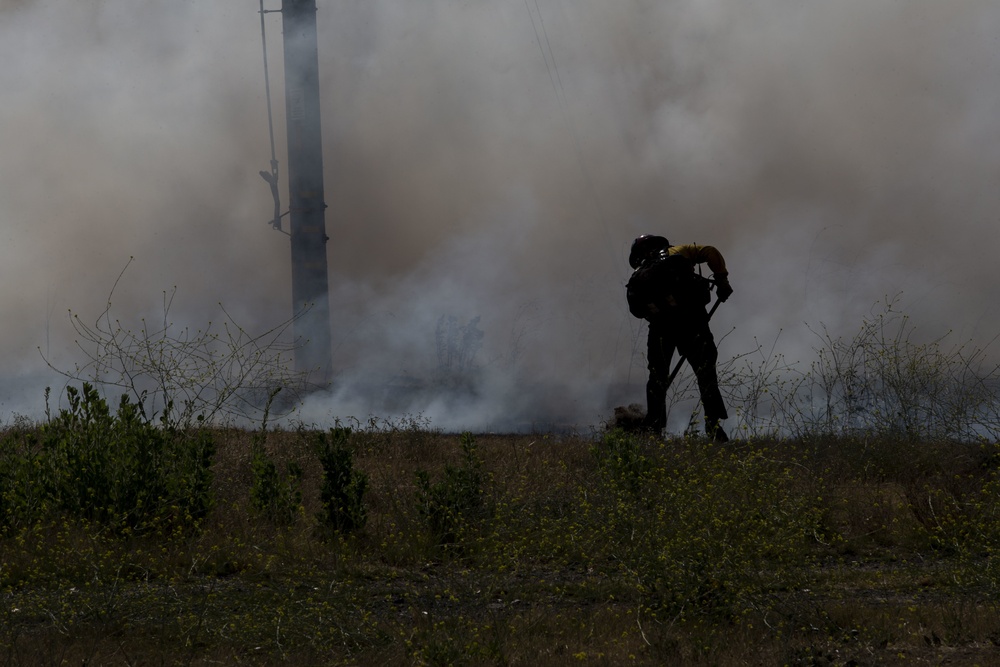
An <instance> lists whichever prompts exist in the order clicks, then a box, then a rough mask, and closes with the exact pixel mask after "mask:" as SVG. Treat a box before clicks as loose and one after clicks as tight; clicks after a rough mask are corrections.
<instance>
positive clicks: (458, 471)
mask: <svg viewBox="0 0 1000 667" xmlns="http://www.w3.org/2000/svg"><path fill="white" fill-rule="evenodd" d="M461 444H462V463H461V465H459V466H453V465H450V464H449V465H446V466H445V468H444V476H443V478H442V479H440V480H439V481H437V482H434V483H431V481H430V476H429V475H428V474H427V472H426V471H424V470H418V471H417V507H418V509H419V511H420V515H421V516H422V517H423V518H424V519H425V520H426V521H427V525H428V527H429V528H430V530H431V534H432V535H433V536H434V539H435V540H436V542H437V544H438V545H453V544H456V543H457V542H458V538H459V535H460V533H461V531H462V529H463V527H464V526H465V525H466V523H467V521H468V520H469V519H471V518H475V517H478V516H481V514H482V511H483V505H484V503H483V495H484V494H483V471H482V462H481V461H480V460H479V455H478V453H477V452H476V439H475V437H473V435H472V434H471V433H463V434H462V439H461Z"/></svg>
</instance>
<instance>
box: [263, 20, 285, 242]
mask: <svg viewBox="0 0 1000 667" xmlns="http://www.w3.org/2000/svg"><path fill="white" fill-rule="evenodd" d="M273 11H276V12H278V13H280V10H265V9H264V0H260V43H261V50H262V51H263V54H264V95H265V97H266V98H267V131H268V135H269V136H270V138H271V171H270V172H266V171H261V172H258V173H260V177H261V178H263V179H264V180H265V181H266V182H267V184H268V185H269V186H270V187H271V198H272V199H274V217H273V218H272V219H271V221H270V224H271V226H272V227H274V229H276V230H278V231H279V232H283V233H286V234H287V232H285V231H284V230H283V229H282V228H281V218H282V217H283V216H284V214H283V213H282V212H281V195H280V192H279V191H278V157H277V153H276V151H275V148H274V113H273V112H272V111H271V76H270V72H269V67H268V65H267V31H266V29H265V27H264V15H265V14H270V13H272V12H273Z"/></svg>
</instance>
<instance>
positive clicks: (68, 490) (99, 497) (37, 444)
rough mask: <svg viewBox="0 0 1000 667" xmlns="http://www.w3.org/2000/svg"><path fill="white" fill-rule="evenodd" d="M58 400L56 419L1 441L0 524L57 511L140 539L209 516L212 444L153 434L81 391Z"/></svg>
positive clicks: (162, 429) (171, 433)
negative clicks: (142, 533)
mask: <svg viewBox="0 0 1000 667" xmlns="http://www.w3.org/2000/svg"><path fill="white" fill-rule="evenodd" d="M66 397H67V401H68V403H69V407H68V408H66V409H63V410H61V411H60V412H59V413H58V414H57V415H56V416H55V417H54V418H52V419H50V420H49V421H47V422H46V423H44V424H42V425H41V426H39V427H38V428H37V429H25V428H18V429H14V430H13V431H11V432H10V433H8V434H7V435H6V437H4V438H3V440H2V441H0V485H2V488H3V491H2V492H0V522H2V523H3V524H4V525H7V526H11V525H16V524H27V523H30V522H33V521H36V520H40V519H43V518H48V517H49V516H50V515H51V513H52V512H57V513H61V514H64V515H67V516H70V517H74V518H78V519H83V520H86V521H90V522H96V523H99V524H103V525H106V526H110V527H114V528H121V529H126V528H127V529H129V530H132V531H138V530H146V529H149V528H151V527H153V526H155V525H156V524H158V523H159V522H161V521H163V520H166V519H169V520H170V521H171V522H173V523H178V522H179V523H182V524H185V525H190V524H192V523H193V522H194V521H196V520H198V519H200V518H202V517H203V516H204V515H205V514H206V513H207V512H208V510H209V509H210V508H211V506H212V496H211V491H210V486H211V482H212V471H211V466H212V460H213V457H214V454H215V444H214V441H213V439H212V437H211V435H210V434H209V433H208V432H207V431H205V430H202V429H194V430H179V429H176V428H173V427H171V426H170V425H168V424H161V425H160V426H159V427H157V426H156V425H155V424H152V423H150V421H149V420H148V419H147V418H146V417H145V414H144V411H143V408H142V405H141V404H137V403H134V402H132V401H131V400H130V399H129V397H128V396H122V398H121V400H120V402H119V405H118V409H117V410H116V411H115V412H112V411H111V410H110V408H109V407H108V403H107V401H106V400H105V399H104V398H102V397H101V396H100V395H99V393H98V392H97V390H96V389H95V388H94V387H92V386H91V385H89V384H86V383H85V384H84V385H83V387H82V389H80V390H78V389H76V388H75V387H69V388H67V390H66Z"/></svg>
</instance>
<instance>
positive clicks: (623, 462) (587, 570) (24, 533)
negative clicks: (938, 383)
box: [0, 389, 1000, 665]
mask: <svg viewBox="0 0 1000 667" xmlns="http://www.w3.org/2000/svg"><path fill="white" fill-rule="evenodd" d="M130 414H131V413H129V411H128V408H126V409H125V412H124V413H123V411H122V408H121V407H119V408H118V410H109V409H108V407H107V406H106V405H105V404H103V402H102V401H100V399H98V398H97V396H96V394H91V393H88V392H87V390H86V389H85V390H84V391H83V392H81V394H79V399H78V402H77V403H76V404H75V406H74V405H71V408H70V409H68V410H66V411H63V412H62V413H60V415H58V416H57V417H55V418H53V419H52V420H51V421H49V422H47V423H46V424H42V425H37V424H26V423H20V424H15V425H11V426H10V427H9V428H8V429H7V431H6V433H5V435H4V438H3V440H2V447H0V481H2V487H0V488H2V496H0V525H2V533H0V591H2V598H3V603H2V605H0V615H2V620H0V661H3V663H4V664H12V665H42V664H45V665H48V664H81V663H82V664H121V665H138V664H168V665H172V664H237V663H238V664H296V665H303V664H331V665H337V664H352V665H354V664H356V665H376V664H377V665H424V664H426V665H568V664H573V665H576V664H597V665H622V664H636V665H659V664H706V665H737V664H740V665H742V664H762V665H772V664H774V665H779V664H787V665H893V664H946V663H947V664H980V665H995V664H1000V648H998V645H1000V598H998V596H997V593H998V583H1000V570H998V567H997V563H996V556H995V555H996V553H997V549H998V547H1000V523H998V521H997V518H998V512H1000V481H998V479H997V476H998V471H1000V466H998V463H1000V457H998V454H1000V450H997V448H996V447H994V446H993V445H991V444H983V445H969V444H957V443H953V442H948V441H916V440H909V439H903V438H897V439H892V438H889V437H886V436H884V435H881V436H878V437H865V436H863V435H856V436H852V437H846V436H841V437H815V438H810V437H804V438H799V439H766V438H762V439H749V440H745V441H742V442H736V443H731V444H729V445H726V446H720V445H713V444H710V443H707V442H705V441H703V440H699V439H668V440H665V441H664V440H660V439H654V438H649V437H638V436H632V435H627V434H624V433H622V432H617V431H612V432H607V433H598V434H580V435H577V436H549V435H545V434H537V435H530V436H526V435H517V436H508V435H485V434H483V435H476V436H472V435H469V434H466V435H447V434H440V433H435V432H433V431H431V430H428V429H427V428H426V425H425V424H423V423H421V422H420V421H419V420H417V419H415V420H413V421H411V422H403V423H380V422H370V423H367V424H360V423H354V424H351V425H349V426H350V427H351V428H340V429H334V430H332V431H316V430H308V429H303V430H299V431H270V430H269V431H266V432H262V431H256V432H254V431H247V430H238V429H218V428H213V429H206V430H204V431H200V432H199V431H196V430H179V429H173V428H170V427H169V426H167V425H151V424H147V423H145V422H144V421H143V419H142V418H141V415H138V414H132V416H131V417H130V416H129V415H130ZM129 419H131V421H128V420H129Z"/></svg>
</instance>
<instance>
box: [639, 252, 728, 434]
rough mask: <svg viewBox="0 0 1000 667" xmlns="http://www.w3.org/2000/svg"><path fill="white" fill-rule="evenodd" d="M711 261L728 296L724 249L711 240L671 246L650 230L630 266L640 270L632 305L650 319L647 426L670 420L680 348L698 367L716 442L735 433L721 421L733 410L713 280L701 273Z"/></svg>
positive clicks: (721, 296) (720, 291)
mask: <svg viewBox="0 0 1000 667" xmlns="http://www.w3.org/2000/svg"><path fill="white" fill-rule="evenodd" d="M698 264H706V265H707V266H708V268H709V270H710V271H711V272H712V277H713V281H712V282H714V283H715V290H716V296H717V298H718V300H719V301H725V300H726V299H728V298H729V296H730V295H731V294H732V293H733V288H732V287H730V285H729V272H728V271H727V270H726V261H725V259H723V257H722V253H720V252H719V251H718V250H716V249H715V248H714V247H712V246H707V245H695V244H689V245H670V242H669V241H668V240H667V239H666V238H664V237H662V236H655V235H650V234H644V235H642V236H640V237H638V238H637V239H635V241H633V242H632V249H631V252H630V253H629V265H630V266H631V267H632V268H633V269H634V270H635V271H634V273H633V274H632V278H630V280H629V284H628V287H627V290H626V293H627V296H628V300H629V310H630V311H631V312H632V314H633V315H635V316H636V317H641V318H643V319H645V320H646V321H647V322H649V337H648V339H647V348H646V351H647V354H646V359H647V365H648V368H649V379H648V380H647V382H646V417H645V419H644V421H643V426H644V428H645V429H648V430H651V431H654V432H656V433H660V432H661V431H662V430H663V428H664V427H665V426H666V422H667V406H666V403H667V388H668V384H669V378H670V365H671V363H670V362H671V359H672V357H673V354H674V350H677V352H678V354H680V355H681V356H683V357H684V358H685V359H686V360H687V362H688V363H689V364H690V365H691V368H692V369H693V370H694V374H695V377H696V378H697V380H698V390H699V392H700V394H701V403H702V406H703V408H704V411H705V432H706V434H707V435H708V437H709V438H711V439H713V440H715V441H716V442H726V441H728V440H729V437H728V436H727V435H726V432H725V431H724V430H723V429H722V426H721V425H720V423H719V422H720V421H721V420H723V419H726V418H727V417H728V416H729V415H728V413H727V412H726V406H725V404H724V403H723V401H722V393H721V392H720V391H719V378H718V372H717V370H716V361H717V360H718V357H719V351H718V348H717V347H716V345H715V339H714V337H713V336H712V331H711V329H710V328H709V325H708V318H709V316H708V312H707V311H706V310H705V306H706V305H707V304H708V302H709V301H710V300H711V292H710V290H711V282H710V281H709V280H708V279H706V278H702V277H701V275H700V273H696V272H695V266H696V265H698Z"/></svg>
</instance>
